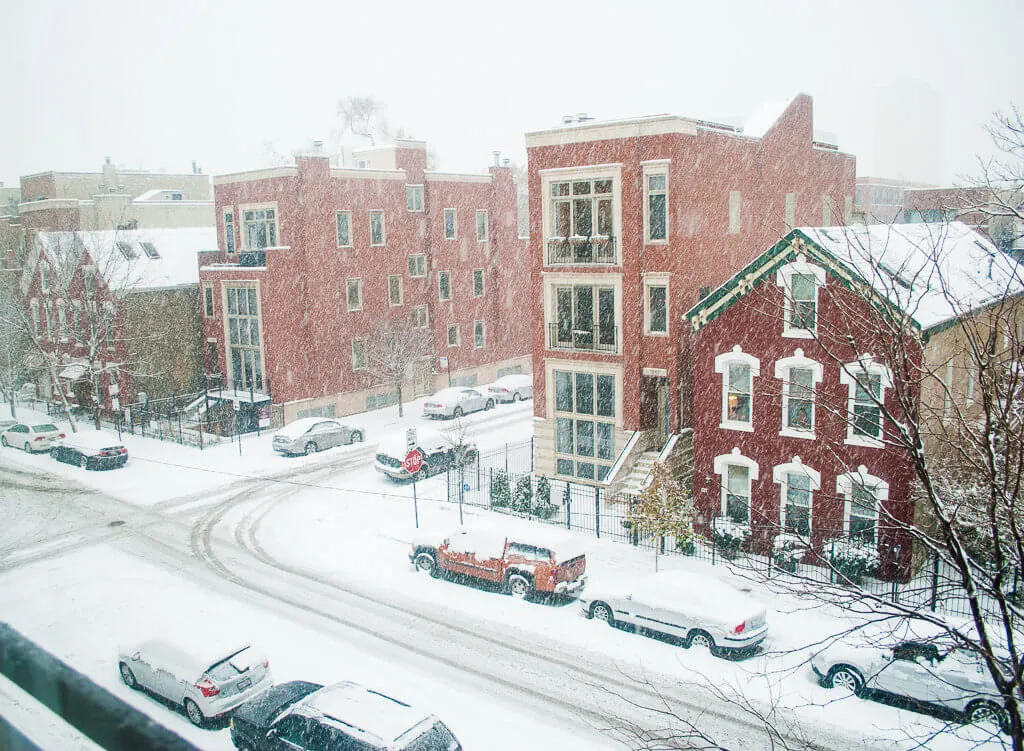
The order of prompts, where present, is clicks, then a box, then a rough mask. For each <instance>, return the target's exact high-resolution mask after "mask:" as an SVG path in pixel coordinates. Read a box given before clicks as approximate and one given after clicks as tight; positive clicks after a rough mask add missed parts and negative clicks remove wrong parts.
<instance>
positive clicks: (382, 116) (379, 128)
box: [338, 95, 405, 146]
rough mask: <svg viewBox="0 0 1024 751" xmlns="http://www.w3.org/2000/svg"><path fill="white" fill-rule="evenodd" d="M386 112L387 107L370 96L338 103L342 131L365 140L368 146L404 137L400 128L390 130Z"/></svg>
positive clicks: (352, 97)
mask: <svg viewBox="0 0 1024 751" xmlns="http://www.w3.org/2000/svg"><path fill="white" fill-rule="evenodd" d="M386 112H387V106H386V105H385V104H384V103H383V102H382V101H380V100H379V99H375V98H374V97H373V96H371V95H366V96H349V97H345V98H344V99H342V100H341V101H340V102H338V115H339V116H340V117H341V125H342V131H343V132H344V133H351V134H352V135H354V136H359V137H360V138H365V139H366V140H367V141H369V142H370V146H377V145H378V142H379V141H385V140H390V139H392V138H404V137H405V132H404V131H403V129H402V128H398V129H397V130H395V131H393V130H392V129H391V127H390V126H389V125H388V121H387V117H386Z"/></svg>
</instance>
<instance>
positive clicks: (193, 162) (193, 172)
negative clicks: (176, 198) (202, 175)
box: [192, 159, 199, 175]
mask: <svg viewBox="0 0 1024 751" xmlns="http://www.w3.org/2000/svg"><path fill="white" fill-rule="evenodd" d="M192 174H193V175H198V174H199V168H198V167H197V166H196V160H195V159H193V160H192Z"/></svg>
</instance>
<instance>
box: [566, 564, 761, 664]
mask: <svg viewBox="0 0 1024 751" xmlns="http://www.w3.org/2000/svg"><path fill="white" fill-rule="evenodd" d="M580 607H581V609H582V612H583V614H584V615H585V616H586V617H587V618H594V619H595V620H599V621H604V622H605V623H608V624H611V625H614V624H616V623H624V624H629V625H631V626H633V627H634V628H636V629H641V630H645V631H652V632H655V633H659V634H664V635H667V636H675V637H678V638H680V639H682V640H683V641H684V643H685V644H686V646H688V647H703V648H705V649H708V650H710V651H711V652H712V653H713V654H714V653H742V652H749V651H752V650H753V649H754V648H755V647H757V645H758V644H760V643H761V642H762V641H764V638H765V636H767V635H768V624H767V622H766V620H765V611H764V608H762V607H761V606H760V605H759V604H758V603H757V602H755V601H754V600H752V599H750V598H749V597H747V596H746V595H744V594H743V593H742V592H739V591H737V590H735V589H733V588H732V587H730V586H729V585H728V584H726V583H725V582H723V581H721V580H720V579H716V578H714V577H712V576H704V575H701V574H694V573H690V572H688V571H663V572H661V573H658V574H654V575H652V576H647V577H643V578H640V579H637V580H635V581H631V582H628V583H627V584H626V585H625V586H619V587H607V588H604V589H597V590H596V591H589V592H587V594H586V596H585V597H580Z"/></svg>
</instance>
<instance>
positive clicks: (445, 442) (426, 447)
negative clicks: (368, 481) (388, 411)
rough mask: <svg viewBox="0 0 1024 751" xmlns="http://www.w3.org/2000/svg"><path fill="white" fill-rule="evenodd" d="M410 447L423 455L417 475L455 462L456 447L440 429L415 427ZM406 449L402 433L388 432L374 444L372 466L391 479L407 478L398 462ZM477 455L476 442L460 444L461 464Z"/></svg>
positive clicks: (434, 470)
mask: <svg viewBox="0 0 1024 751" xmlns="http://www.w3.org/2000/svg"><path fill="white" fill-rule="evenodd" d="M412 448H415V449H417V450H418V451H419V452H420V454H421V455H422V456H423V467H422V468H421V469H420V471H419V472H418V473H417V476H418V477H419V478H421V479H422V478H425V477H430V476H431V475H433V474H436V473H438V472H444V471H446V470H448V469H453V468H455V467H458V466H459V463H460V461H459V450H458V449H457V448H456V447H455V446H452V444H451V441H449V439H447V438H446V437H444V436H443V435H441V434H440V433H436V432H434V431H431V430H423V429H418V430H417V431H416V440H415V442H414V445H413V447H412ZM410 450H411V449H410V447H409V442H408V440H407V438H406V436H405V435H404V434H403V435H394V436H390V437H389V438H387V439H385V440H384V441H381V443H380V445H379V446H377V457H376V461H375V462H374V467H375V468H376V469H377V471H378V472H383V473H384V474H386V475H387V476H388V477H390V478H391V479H392V480H408V479H410V478H411V477H412V475H410V474H409V473H408V472H406V471H405V469H403V468H402V463H403V462H404V461H405V457H406V456H407V455H408V453H409V451H410ZM479 455H480V454H479V452H478V451H477V448H476V444H474V443H472V442H467V443H464V444H463V445H462V460H461V463H462V465H463V466H468V465H470V464H473V463H474V462H475V461H476V460H477V458H478V457H479Z"/></svg>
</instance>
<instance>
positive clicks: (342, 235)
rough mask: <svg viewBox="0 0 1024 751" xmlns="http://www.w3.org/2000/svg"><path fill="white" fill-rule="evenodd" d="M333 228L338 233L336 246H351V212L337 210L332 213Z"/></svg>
mask: <svg viewBox="0 0 1024 751" xmlns="http://www.w3.org/2000/svg"><path fill="white" fill-rule="evenodd" d="M334 223H335V229H336V230H337V234H338V247H339V248H351V247H352V212H351V211H337V212H335V214H334Z"/></svg>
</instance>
